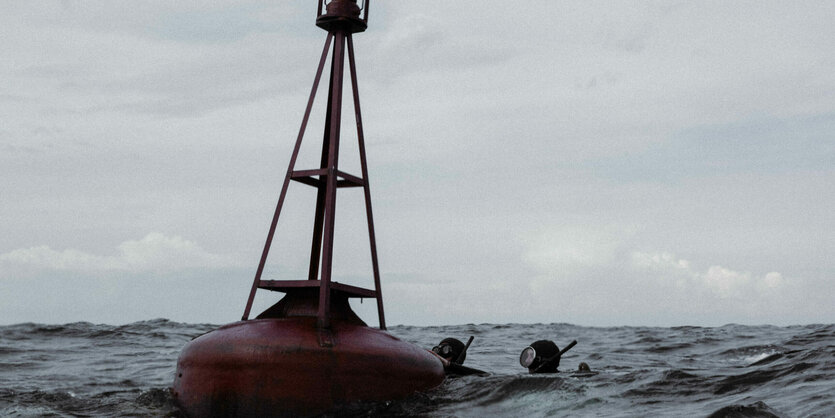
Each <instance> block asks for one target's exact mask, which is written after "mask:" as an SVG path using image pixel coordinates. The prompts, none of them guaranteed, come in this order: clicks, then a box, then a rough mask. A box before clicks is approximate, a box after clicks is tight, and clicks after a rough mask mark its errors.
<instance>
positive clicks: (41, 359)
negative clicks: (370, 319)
mask: <svg viewBox="0 0 835 418" xmlns="http://www.w3.org/2000/svg"><path fill="white" fill-rule="evenodd" d="M216 327H217V325H212V324H183V323H177V322H171V321H168V320H164V319H157V320H152V321H143V322H136V323H133V324H128V325H122V326H114V325H101V324H91V323H86V322H78V323H71V324H65V325H42V324H31V323H27V324H17V325H10V326H1V327H0V416H39V417H40V416H68V417H69V416H72V417H76V416H96V417H98V416H103V417H116V416H180V414H179V411H177V409H176V407H175V406H174V405H172V403H171V397H170V396H169V394H168V387H169V385H170V384H171V382H172V380H173V373H174V366H175V362H176V359H177V355H178V354H179V352H180V349H181V348H182V347H183V345H184V344H185V343H186V342H188V341H189V340H191V339H192V338H193V337H195V336H197V335H199V334H202V333H204V332H207V331H209V330H212V329H214V328H216ZM389 332H390V333H391V334H393V335H395V336H397V337H399V338H401V339H403V340H406V341H410V342H413V343H415V344H418V345H419V346H422V347H426V348H430V347H432V346H434V345H435V344H437V343H438V342H439V341H440V340H441V339H442V338H444V337H456V338H458V339H460V340H462V341H466V339H467V338H468V337H469V336H471V335H472V336H474V337H475V340H474V341H473V344H472V346H471V347H470V350H469V351H468V354H467V360H466V363H465V365H467V366H470V367H475V368H479V369H483V370H486V371H489V372H490V373H491V375H490V376H487V377H478V376H467V377H458V378H449V379H447V381H446V382H445V383H444V384H443V385H441V386H440V387H438V388H437V389H434V390H432V391H430V392H427V393H421V394H416V395H415V396H413V397H411V398H409V399H406V400H400V401H393V402H385V403H375V404H358V405H352V406H350V407H347V408H345V409H342V410H340V411H337V412H336V413H334V414H333V415H335V416H427V417H435V416H443V417H447V416H462V417H475V416H513V417H518V416H727V417H755V416H756V417H759V416H780V417H806V416H821V417H833V416H835V325H833V324H829V325H803V326H790V327H776V326H742V325H725V326H722V327H715V328H703V327H674V328H650V327H611V328H598V327H583V326H576V325H570V324H503V325H495V324H479V325H459V326H443V327H413V326H395V327H391V328H390V329H389ZM538 339H551V340H554V341H555V342H556V343H557V345H559V346H560V347H562V346H564V345H566V344H567V343H568V342H570V341H571V340H574V339H576V340H577V341H578V344H577V346H576V347H574V348H573V349H572V350H570V351H569V352H568V353H566V354H565V356H563V358H562V361H561V363H560V373H558V374H554V375H528V374H527V373H526V370H525V369H523V368H522V367H521V366H520V365H519V363H518V358H519V353H520V351H521V350H522V349H523V348H524V347H525V346H527V345H528V344H530V343H531V342H533V341H535V340H538ZM580 362H586V363H588V364H589V365H590V366H591V368H592V370H593V371H594V372H596V374H592V375H578V374H576V373H573V371H574V370H575V369H576V368H577V365H578V364H579V363H580Z"/></svg>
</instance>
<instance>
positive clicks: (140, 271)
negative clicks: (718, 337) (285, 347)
mask: <svg viewBox="0 0 835 418" xmlns="http://www.w3.org/2000/svg"><path fill="white" fill-rule="evenodd" d="M315 16H316V6H315V2H313V1H307V2H301V1H296V2H274V1H235V2H209V3H206V2H165V1H143V2H127V1H84V2H81V1H72V0H66V1H44V2H5V3H4V4H3V5H2V6H0V41H1V42H0V57H3V58H2V59H0V178H2V180H1V181H0V324H12V323H19V322H38V323H66V322H73V321H89V322H94V323H109V324H123V323H129V322H133V321H140V320H147V319H153V318H168V319H171V320H175V321H183V322H201V323H202V322H207V323H228V322H233V321H236V320H238V319H240V317H241V314H242V312H243V309H244V305H245V303H246V298H247V296H248V293H249V289H250V286H251V284H252V278H253V276H254V274H255V270H256V267H257V264H258V260H259V257H260V254H261V249H262V248H263V245H264V239H265V237H266V234H267V230H268V227H269V223H270V219H271V217H272V213H273V210H274V208H275V203H276V201H277V199H278V194H279V192H280V189H281V183H282V181H283V178H284V174H285V172H286V170H287V165H288V163H289V159H290V153H291V151H292V146H293V142H294V140H295V137H296V135H297V133H298V129H299V126H300V123H301V119H302V114H303V112H304V107H305V104H306V100H307V95H308V94H309V92H310V86H311V85H312V82H313V76H314V74H315V70H316V65H317V64H318V58H319V55H320V54H321V52H322V47H323V45H324V41H325V37H326V33H325V32H324V31H322V30H321V29H319V28H317V27H316V26H315V25H314V21H315ZM833 22H835V3H833V2H826V1H821V2H805V1H793V2H772V1H735V2H727V1H705V2H675V1H638V2H628V1H618V2H615V1H565V2H562V1H560V2H554V1H526V2H511V3H506V2H505V3H501V4H500V3H498V2H496V3H491V2H487V3H485V2H477V1H471V0H468V1H464V0H462V1H455V2H449V1H421V2H406V1H397V2H394V1H392V2H373V4H372V7H371V8H370V16H369V29H368V30H367V31H366V32H364V33H359V34H356V35H355V36H354V45H355V49H356V57H357V71H358V79H359V80H358V83H359V90H360V97H361V106H362V114H363V125H364V131H365V138H366V144H367V154H368V162H369V184H370V186H371V194H372V200H373V208H374V220H375V227H376V232H377V234H376V237H377V246H378V252H379V264H380V270H381V278H382V293H383V295H384V303H385V305H384V306H385V311H386V319H387V323H388V324H389V325H395V324H407V325H444V324H464V323H554V322H565V323H573V324H579V325H588V326H621V325H629V326H642V325H647V326H679V325H697V326H718V325H723V324H727V323H739V324H774V325H791V324H808V323H832V322H835V257H833V254H835V232H833V231H835V210H833V209H832V208H833V207H835V71H833V70H832V69H833V68H835V48H833V45H835V31H833V30H832V25H833ZM322 84H323V85H326V83H322ZM323 94H324V90H322V91H320V94H319V95H318V96H317V101H316V105H314V111H313V114H312V116H311V122H310V125H309V126H308V129H307V134H306V136H305V142H304V144H303V146H302V152H301V155H300V158H299V162H298V163H297V166H296V168H297V169H304V168H316V167H317V164H318V155H317V154H318V153H319V152H320V147H321V134H322V129H323V121H324V109H323V106H324V103H325V100H324V97H325V96H324V95H323ZM346 94H347V92H346ZM346 97H350V96H346ZM352 109H353V108H352V104H351V103H350V102H349V101H347V100H346V103H345V111H344V112H343V115H344V116H343V123H344V124H345V126H347V127H350V126H352V124H353V110H352ZM350 131H351V129H343V137H342V145H341V156H340V164H341V165H340V167H341V169H342V170H343V171H346V172H348V173H352V174H355V175H359V174H361V173H360V169H359V163H358V156H357V155H358V154H357V151H356V134H355V133H352V132H350ZM314 203H315V193H314V192H313V189H312V188H309V187H307V186H304V185H301V184H295V183H294V184H293V185H291V187H290V189H289V191H288V196H287V201H286V204H285V207H284V211H283V212H282V216H281V219H280V221H279V226H278V231H277V234H276V238H275V242H274V245H273V247H272V251H271V256H270V258H269V260H268V264H267V268H266V270H265V274H264V278H265V279H301V278H305V277H306V269H307V267H306V266H307V263H308V257H309V254H308V253H309V245H310V234H311V230H312V225H313V222H312V218H313V212H312V210H313V207H314ZM335 236H336V237H335V241H336V242H335V250H334V251H335V255H334V279H335V280H337V281H339V282H343V283H349V284H354V285H358V286H362V287H372V286H373V282H372V279H371V277H372V275H371V262H370V255H369V250H368V236H367V232H366V224H365V215H364V211H363V200H362V194H361V191H359V190H358V189H342V190H340V193H339V194H338V197H337V218H336V232H335ZM279 297H280V294H279V293H270V292H267V291H260V292H259V293H258V295H257V297H256V304H255V308H254V311H255V312H256V313H257V312H260V310H262V309H265V308H266V307H268V306H269V305H270V304H272V303H274V302H275V301H276V300H278V298H279ZM352 305H353V306H354V308H355V310H357V312H358V313H359V315H360V316H361V317H362V318H364V319H365V320H366V322H368V323H369V324H370V325H376V324H377V319H376V311H375V305H374V303H373V301H370V300H365V301H362V303H354V302H353V301H352Z"/></svg>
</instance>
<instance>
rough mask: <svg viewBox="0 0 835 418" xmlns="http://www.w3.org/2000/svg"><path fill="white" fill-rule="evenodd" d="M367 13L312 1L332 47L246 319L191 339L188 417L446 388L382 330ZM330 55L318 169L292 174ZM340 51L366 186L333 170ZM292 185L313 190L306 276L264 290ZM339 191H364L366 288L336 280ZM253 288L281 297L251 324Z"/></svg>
mask: <svg viewBox="0 0 835 418" xmlns="http://www.w3.org/2000/svg"><path fill="white" fill-rule="evenodd" d="M368 3H369V1H368V0H363V1H362V4H361V5H360V4H357V1H356V0H331V1H330V2H325V3H323V2H322V1H320V3H319V14H318V17H317V20H316V24H317V26H319V27H321V28H324V29H326V30H327V31H328V37H327V40H326V41H325V47H324V50H323V51H322V56H321V58H320V60H319V66H318V69H317V71H316V76H315V78H314V81H313V88H312V89H311V92H310V97H309V99H308V102H307V108H306V109H305V113H304V117H303V119H302V124H301V128H300V129H299V134H298V137H297V138H296V143H295V146H294V148H293V154H292V156H291V158H290V165H289V167H288V169H287V173H286V175H285V177H284V183H283V185H282V188H281V194H280V195H279V198H278V203H277V204H276V209H275V213H274V215H273V219H272V222H271V223H270V228H269V232H268V233H267V239H266V242H265V244H264V249H263V251H262V253H261V259H260V261H259V264H258V269H257V271H256V273H255V278H254V280H253V283H252V288H251V291H250V294H249V298H248V299H247V303H246V307H245V309H244V314H243V317H242V320H241V321H240V322H236V323H233V324H229V325H226V326H223V327H221V328H219V329H217V330H214V331H212V332H209V333H207V334H204V335H202V336H200V337H198V338H196V339H194V340H192V341H191V342H189V343H188V344H186V346H185V348H183V351H182V353H181V354H180V358H179V359H178V361H177V375H176V378H175V380H174V385H173V386H172V393H173V395H174V398H175V401H176V402H177V404H178V405H179V406H180V408H181V410H182V411H183V412H184V413H185V414H186V415H188V416H275V415H292V416H297V415H316V414H321V413H323V412H327V411H330V410H332V409H333V408H335V407H338V406H339V405H342V404H346V403H352V402H356V401H383V400H392V399H398V398H403V397H405V396H408V395H409V394H412V393H414V392H416V391H421V390H426V389H429V388H432V387H435V386H437V385H439V384H440V383H441V382H442V381H443V379H444V369H443V364H442V363H441V361H439V360H438V358H437V357H436V356H434V355H433V354H432V353H431V352H429V351H427V350H423V349H420V348H418V347H416V346H414V345H412V344H408V343H405V342H403V341H400V340H398V339H397V338H395V337H393V336H391V335H389V334H387V333H386V332H384V331H383V330H385V328H386V323H385V315H384V312H383V296H382V291H381V288H380V269H379V265H378V260H377V242H376V239H375V233H374V219H373V215H372V209H371V191H370V187H369V182H368V167H367V162H366V154H365V136H364V133H363V128H362V115H361V112H360V102H359V91H358V87H357V74H356V64H355V59H354V45H353V39H352V34H353V33H356V32H362V31H364V30H365V29H366V27H367V22H368ZM323 4H325V5H327V7H326V11H325V13H322V6H323ZM331 46H332V47H333V52H332V54H331V74H330V80H329V87H328V102H327V108H326V121H325V129H324V135H323V137H322V155H321V160H320V166H319V167H318V168H315V169H306V170H296V169H295V165H296V159H297V157H298V154H299V150H300V148H301V144H302V138H303V137H304V131H305V129H306V127H307V122H308V119H309V117H310V113H311V109H312V107H313V102H314V99H315V96H316V90H317V87H318V85H319V81H320V79H321V76H322V72H323V70H324V66H325V61H326V58H327V55H328V52H329V51H330V48H331ZM346 46H347V48H346ZM346 52H347V56H348V68H349V71H350V76H351V90H352V93H353V96H352V97H353V102H354V109H355V117H356V128H357V139H358V141H357V142H358V144H357V145H358V146H359V154H360V166H361V169H362V175H361V177H357V176H354V175H351V174H348V173H345V172H343V171H340V170H339V139H340V131H341V118H342V90H343V72H344V62H345V55H346ZM291 180H294V181H297V182H300V183H302V184H306V185H309V186H312V187H315V188H316V189H317V197H316V209H315V213H314V228H313V237H312V242H311V252H310V266H309V270H308V277H307V279H306V280H262V278H261V277H262V274H263V271H264V265H265V263H266V260H267V256H268V255H269V251H270V246H271V244H272V241H273V238H274V236H275V231H276V227H277V225H278V219H279V216H280V214H281V209H282V206H283V204H284V199H285V197H286V196H287V189H288V186H289V183H290V181H291ZM343 187H362V188H363V193H364V197H365V208H366V220H367V225H368V236H369V244H370V249H371V262H372V270H373V275H374V289H373V290H371V289H364V288H361V287H357V286H351V285H346V284H342V283H338V282H335V281H333V280H332V277H333V264H332V261H333V239H334V223H335V213H336V196H337V193H336V192H337V190H338V189H340V188H343ZM320 262H321V266H320ZM258 289H263V290H269V291H278V292H284V293H286V295H285V296H284V297H283V298H282V299H281V300H279V301H278V302H277V303H276V304H274V305H273V306H271V307H270V308H268V309H267V310H265V311H264V312H262V313H261V314H259V315H258V317H257V318H256V319H254V320H249V315H250V311H251V309H252V302H253V299H254V297H255V293H256V291H257V290H258ZM349 298H372V299H375V300H376V301H377V314H378V319H379V323H380V330H377V329H373V328H369V327H368V326H367V325H366V324H365V323H364V322H363V321H362V320H361V319H360V318H359V317H357V315H356V314H355V313H354V312H353V311H352V310H351V307H350V305H349V303H348V299H349Z"/></svg>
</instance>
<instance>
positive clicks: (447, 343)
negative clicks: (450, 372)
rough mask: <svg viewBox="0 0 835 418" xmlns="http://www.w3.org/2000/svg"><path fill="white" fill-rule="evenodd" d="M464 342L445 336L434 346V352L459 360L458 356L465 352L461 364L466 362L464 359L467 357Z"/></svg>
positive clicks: (452, 359) (448, 358)
mask: <svg viewBox="0 0 835 418" xmlns="http://www.w3.org/2000/svg"><path fill="white" fill-rule="evenodd" d="M464 347H465V346H464V343H462V342H461V341H460V340H458V339H455V338H444V339H443V340H441V342H440V343H438V345H436V346H434V347H432V352H433V353H435V354H437V355H439V356H441V357H443V358H445V359H447V360H449V361H458V360H459V359H458V356H459V355H461V353H462V352H463V353H464V355H463V356H461V359H460V360H461V361H458V363H459V364H464V359H465V358H467V353H466V352H465V351H464Z"/></svg>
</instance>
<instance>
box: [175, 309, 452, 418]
mask: <svg viewBox="0 0 835 418" xmlns="http://www.w3.org/2000/svg"><path fill="white" fill-rule="evenodd" d="M443 379H444V371H443V366H442V364H441V362H440V361H439V360H438V359H437V358H435V357H434V356H433V355H432V354H431V353H429V352H428V351H426V350H423V349H420V348H418V347H417V346H415V345H413V344H409V343H406V342H404V341H401V340H399V339H397V338H395V337H393V336H392V335H390V334H388V333H386V332H384V331H381V330H378V329H374V328H369V327H367V326H363V325H357V324H355V323H350V322H346V321H334V322H333V324H332V327H331V329H330V330H329V331H320V330H318V329H317V328H316V319H315V318H310V317H295V318H294V317H290V318H279V319H272V318H271V319H256V320H250V321H241V322H236V323H233V324H229V325H226V326H223V327H221V328H219V329H217V330H214V331H211V332H209V333H207V334H204V335H202V336H200V337H198V338H196V339H194V340H193V341H191V342H190V343H188V344H187V345H186V346H185V348H184V349H183V351H182V352H181V354H180V357H179V359H178V361H177V372H176V375H175V380H174V385H173V387H172V392H173V396H174V399H175V402H176V403H177V405H178V406H179V407H180V409H181V410H182V411H183V412H184V413H185V414H186V415H188V416H193V417H203V416H305V415H316V414H321V413H324V412H328V411H330V410H333V409H334V408H338V407H339V406H340V405H344V404H348V403H352V402H357V401H385V400H394V399H401V398H404V397H406V396H408V395H410V394H412V393H414V392H417V391H423V390H427V389H430V388H433V387H435V386H438V385H439V384H440V383H441V382H442V381H443Z"/></svg>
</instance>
